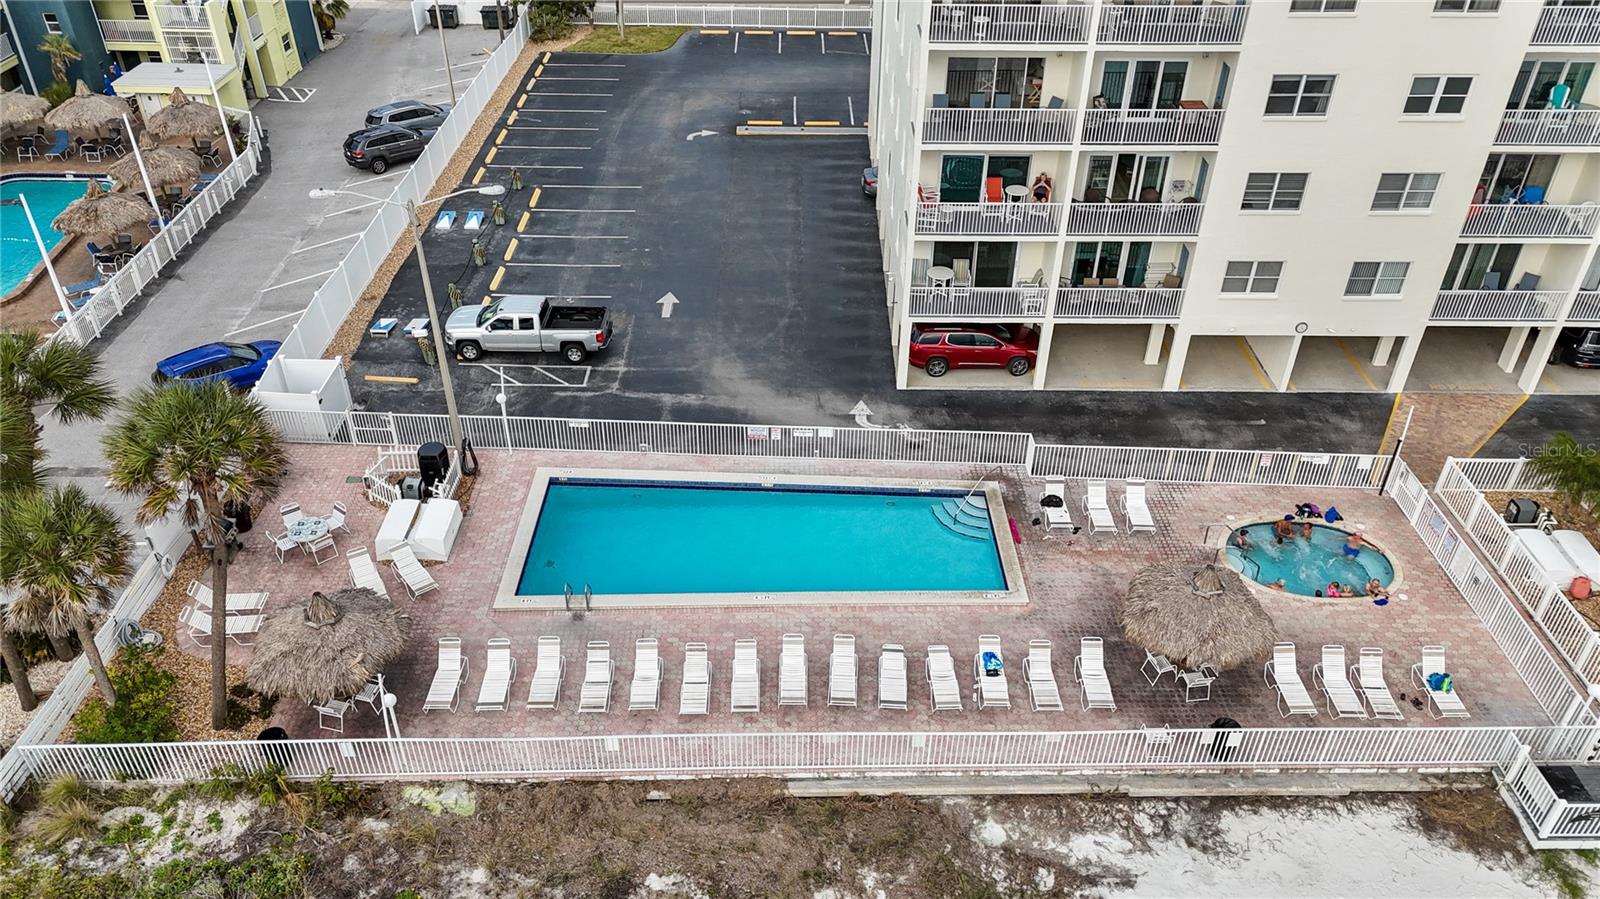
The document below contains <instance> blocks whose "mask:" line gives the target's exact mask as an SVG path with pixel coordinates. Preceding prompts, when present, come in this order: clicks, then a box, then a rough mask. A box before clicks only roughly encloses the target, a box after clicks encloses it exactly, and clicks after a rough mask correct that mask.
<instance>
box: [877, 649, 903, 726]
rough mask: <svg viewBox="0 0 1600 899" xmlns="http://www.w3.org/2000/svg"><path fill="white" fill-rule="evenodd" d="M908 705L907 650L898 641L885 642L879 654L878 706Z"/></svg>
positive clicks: (900, 707) (900, 706)
mask: <svg viewBox="0 0 1600 899" xmlns="http://www.w3.org/2000/svg"><path fill="white" fill-rule="evenodd" d="M905 707H906V651H905V647H903V646H901V645H900V644H898V643H885V644H883V650H882V651H881V652H880V653H879V655H878V708H880V709H899V710H901V711H904V710H905Z"/></svg>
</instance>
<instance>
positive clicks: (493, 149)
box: [483, 147, 500, 163]
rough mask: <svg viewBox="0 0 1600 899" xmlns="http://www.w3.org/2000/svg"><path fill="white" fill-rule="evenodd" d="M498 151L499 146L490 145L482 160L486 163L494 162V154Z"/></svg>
mask: <svg viewBox="0 0 1600 899" xmlns="http://www.w3.org/2000/svg"><path fill="white" fill-rule="evenodd" d="M498 152H500V148H499V147H490V148H489V152H488V154H486V155H485V156H484V157H483V161H484V162H486V163H489V162H494V154H496V153H498Z"/></svg>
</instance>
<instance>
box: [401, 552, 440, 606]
mask: <svg viewBox="0 0 1600 899" xmlns="http://www.w3.org/2000/svg"><path fill="white" fill-rule="evenodd" d="M389 552H390V556H391V558H390V559H389V564H390V565H392V566H393V567H394V573H395V574H398V575H400V581H401V583H403V584H405V586H406V592H407V593H409V594H411V598H412V599H416V598H418V597H420V596H422V594H424V593H429V592H431V591H434V590H437V589H439V582H438V581H436V580H434V579H433V575H432V574H429V573H428V569H427V567H426V566H424V565H423V564H422V562H421V561H420V560H418V559H417V554H416V553H415V552H414V551H413V550H412V549H411V546H410V544H407V543H402V544H400V545H399V546H396V547H395V548H394V549H392V550H390V551H389Z"/></svg>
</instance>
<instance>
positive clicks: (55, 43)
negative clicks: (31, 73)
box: [39, 34, 83, 84]
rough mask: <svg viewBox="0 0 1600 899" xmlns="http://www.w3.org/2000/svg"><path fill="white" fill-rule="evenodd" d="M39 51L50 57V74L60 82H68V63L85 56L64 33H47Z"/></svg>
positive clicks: (40, 43)
mask: <svg viewBox="0 0 1600 899" xmlns="http://www.w3.org/2000/svg"><path fill="white" fill-rule="evenodd" d="M39 52H40V53H43V54H44V55H46V56H48V57H50V74H51V75H53V76H54V77H55V79H56V82H57V83H59V84H66V83H67V64H68V63H74V62H77V61H78V60H80V59H82V58H83V54H82V53H79V52H78V48H77V47H74V46H72V41H69V40H67V36H66V35H64V34H47V35H45V36H44V40H42V41H40V42H39Z"/></svg>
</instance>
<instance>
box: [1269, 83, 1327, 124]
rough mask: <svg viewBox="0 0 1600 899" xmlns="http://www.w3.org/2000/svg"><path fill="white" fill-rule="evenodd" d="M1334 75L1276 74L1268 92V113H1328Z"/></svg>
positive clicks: (1301, 114)
mask: <svg viewBox="0 0 1600 899" xmlns="http://www.w3.org/2000/svg"><path fill="white" fill-rule="evenodd" d="M1333 81H1334V76H1332V75H1274V76H1272V86H1271V87H1270V88H1269V89H1268V91H1267V115H1271V116H1320V115H1327V114H1328V101H1329V100H1331V99H1332V98H1333Z"/></svg>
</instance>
